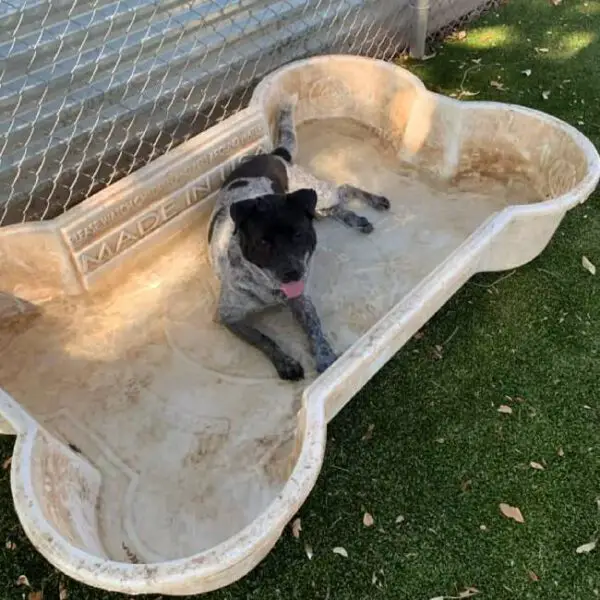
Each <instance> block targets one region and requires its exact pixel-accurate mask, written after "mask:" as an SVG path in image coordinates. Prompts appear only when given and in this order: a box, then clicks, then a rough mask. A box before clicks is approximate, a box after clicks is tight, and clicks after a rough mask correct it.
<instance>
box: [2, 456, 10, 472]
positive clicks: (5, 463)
mask: <svg viewBox="0 0 600 600" xmlns="http://www.w3.org/2000/svg"><path fill="white" fill-rule="evenodd" d="M11 463H12V456H9V457H8V458H7V459H6V460H5V461H4V462H3V463H2V468H3V469H4V470H5V471H6V470H7V469H8V468H9V467H10V465H11Z"/></svg>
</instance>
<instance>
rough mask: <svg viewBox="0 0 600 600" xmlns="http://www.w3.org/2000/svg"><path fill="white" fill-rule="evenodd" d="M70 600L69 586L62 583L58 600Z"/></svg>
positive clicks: (59, 586)
mask: <svg viewBox="0 0 600 600" xmlns="http://www.w3.org/2000/svg"><path fill="white" fill-rule="evenodd" d="M68 598H69V592H68V590H67V586H66V585H65V584H64V582H62V581H61V582H60V583H59V584H58V600H68Z"/></svg>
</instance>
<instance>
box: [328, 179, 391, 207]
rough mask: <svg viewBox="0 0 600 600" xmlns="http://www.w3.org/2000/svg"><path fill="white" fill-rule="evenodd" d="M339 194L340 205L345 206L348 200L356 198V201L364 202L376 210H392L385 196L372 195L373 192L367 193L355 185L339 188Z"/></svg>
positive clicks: (345, 185)
mask: <svg viewBox="0 0 600 600" xmlns="http://www.w3.org/2000/svg"><path fill="white" fill-rule="evenodd" d="M337 192H338V198H339V199H340V204H344V203H346V202H348V200H351V199H352V198H356V200H360V201H361V202H364V203H365V204H367V205H369V206H370V207H371V208H374V209H375V210H389V208H390V201H389V200H388V199H387V198H386V197H385V196H378V195H377V194H372V193H371V192H367V191H366V190H363V189H361V188H358V187H355V186H353V185H348V184H344V185H340V186H339V187H338V188H337Z"/></svg>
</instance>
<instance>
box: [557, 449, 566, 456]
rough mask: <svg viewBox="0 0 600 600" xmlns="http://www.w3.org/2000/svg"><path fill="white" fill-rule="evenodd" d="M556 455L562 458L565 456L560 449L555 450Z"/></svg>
mask: <svg viewBox="0 0 600 600" xmlns="http://www.w3.org/2000/svg"><path fill="white" fill-rule="evenodd" d="M557 454H558V455H559V456H560V457H561V458H562V457H563V456H564V455H565V451H564V450H563V449H562V447H561V448H559V449H558V450H557Z"/></svg>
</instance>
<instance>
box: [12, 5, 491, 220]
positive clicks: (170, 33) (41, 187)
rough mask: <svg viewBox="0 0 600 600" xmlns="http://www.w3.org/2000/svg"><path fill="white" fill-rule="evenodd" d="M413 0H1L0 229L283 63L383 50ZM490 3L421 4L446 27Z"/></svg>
mask: <svg viewBox="0 0 600 600" xmlns="http://www.w3.org/2000/svg"><path fill="white" fill-rule="evenodd" d="M413 2H419V3H420V5H421V7H422V6H423V3H422V2H421V0H308V1H304V0H210V1H200V0H0V64H1V72H0V189H2V192H3V193H2V196H1V197H0V226H5V225H10V224H14V223H20V222H25V221H36V220H45V219H51V218H53V217H55V216H57V215H59V214H61V213H62V212H64V211H66V210H68V209H69V208H71V207H73V206H75V205H76V204H78V203H79V202H81V201H82V200H84V199H85V198H87V197H88V196H89V195H91V194H93V193H94V192H96V191H98V190H100V189H102V188H103V187H105V186H107V185H110V184H111V183H113V182H115V181H117V180H118V179H120V178H122V177H124V176H126V175H128V174H129V173H131V172H133V171H134V170H136V169H137V168H139V167H141V166H142V165H144V164H146V163H147V162H149V161H151V160H152V159H154V158H156V157H157V156H159V155H161V154H164V153H165V152H167V151H168V150H170V149H171V148H173V147H174V146H176V145H178V144H180V143H181V142H183V141H185V140H187V139H189V138H190V137H191V136H193V135H196V134H197V133H199V132H201V131H203V130H204V129H206V128H207V127H210V126H211V125H214V124H215V123H217V122H219V121H220V120H222V119H224V118H226V117H228V116H230V115H231V114H233V113H234V112H235V111H237V110H239V109H240V108H242V107H243V106H245V105H246V103H247V102H248V100H249V98H250V94H251V92H252V89H253V86H254V84H255V83H256V82H257V81H258V80H260V79H261V78H262V77H263V76H264V75H266V74H267V73H269V72H270V71H272V70H273V69H275V68H277V67H279V66H281V65H282V64H284V63H286V62H289V61H290V60H294V59H298V58H302V57H306V56H311V55H315V54H322V53H330V52H343V53H350V54H360V55H364V56H371V57H377V58H383V59H388V60H390V59H393V58H394V57H396V56H398V55H399V53H401V52H402V51H404V50H405V49H406V48H407V47H408V46H409V44H410V41H411V35H413V34H414V31H413V26H414V23H415V13H416V5H415V4H413ZM495 4H497V0H429V3H428V4H427V7H426V8H427V9H428V14H427V19H428V22H427V32H428V34H429V36H430V37H429V39H430V40H431V39H433V38H432V37H431V36H439V35H440V34H442V35H444V34H447V33H448V32H449V31H451V30H452V29H453V28H455V27H456V26H461V25H462V24H463V23H464V22H465V21H466V20H469V19H471V18H473V17H477V16H479V15H480V14H481V13H482V12H484V11H485V10H486V9H488V8H490V7H491V6H494V5H495Z"/></svg>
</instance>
